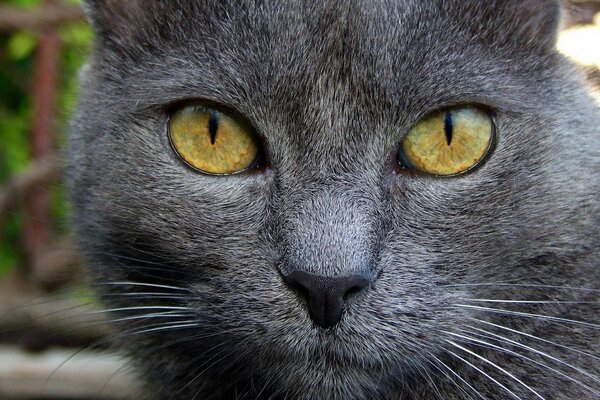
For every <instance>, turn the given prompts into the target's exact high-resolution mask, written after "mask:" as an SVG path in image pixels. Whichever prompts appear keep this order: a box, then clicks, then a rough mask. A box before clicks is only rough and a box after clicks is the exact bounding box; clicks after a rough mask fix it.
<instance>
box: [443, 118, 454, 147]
mask: <svg viewBox="0 0 600 400" xmlns="http://www.w3.org/2000/svg"><path fill="white" fill-rule="evenodd" d="M453 129H454V121H453V120H452V113H451V112H450V111H448V112H446V116H445V117H444V132H445V133H446V143H448V146H450V143H452V130H453Z"/></svg>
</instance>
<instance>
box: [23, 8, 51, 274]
mask: <svg viewBox="0 0 600 400" xmlns="http://www.w3.org/2000/svg"><path fill="white" fill-rule="evenodd" d="M53 3H54V1H53V0H45V1H44V5H52V4H53ZM59 63H60V37H59V36H58V34H57V32H56V30H55V29H53V28H49V29H46V30H42V31H40V33H39V39H38V44H37V48H36V54H35V65H34V73H33V79H32V87H31V91H32V97H33V108H34V114H33V115H34V120H33V125H32V130H31V138H30V141H31V142H30V143H31V154H32V156H33V159H34V161H36V162H40V161H41V160H44V159H46V158H48V157H50V156H51V154H52V153H53V141H54V135H53V131H54V122H55V119H54V114H55V102H56V94H57V91H58V81H59V78H60V69H59V68H60V65H59ZM49 219H50V198H49V192H48V188H47V187H45V186H39V187H37V188H36V189H35V190H33V191H32V192H31V194H30V196H29V197H28V199H27V217H26V220H25V223H24V227H23V229H24V241H25V246H26V247H25V250H26V252H27V257H28V259H29V262H28V264H29V265H30V266H31V267H32V268H33V271H29V272H30V273H32V274H34V275H36V274H37V273H36V272H39V271H36V269H39V268H43V265H41V263H40V260H39V258H40V255H41V254H42V253H43V251H44V249H45V248H46V247H47V245H48V241H49V232H50V230H49V223H50V220H49Z"/></svg>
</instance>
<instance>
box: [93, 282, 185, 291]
mask: <svg viewBox="0 0 600 400" xmlns="http://www.w3.org/2000/svg"><path fill="white" fill-rule="evenodd" d="M99 285H103V286H143V287H153V288H162V289H171V290H180V291H183V292H189V291H190V289H188V288H181V287H177V286H169V285H158V284H153V283H142V282H125V281H123V282H105V283H99Z"/></svg>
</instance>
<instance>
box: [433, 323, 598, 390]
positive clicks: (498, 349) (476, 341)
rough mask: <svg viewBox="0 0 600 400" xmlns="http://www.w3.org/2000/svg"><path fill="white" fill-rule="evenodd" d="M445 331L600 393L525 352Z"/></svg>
mask: <svg viewBox="0 0 600 400" xmlns="http://www.w3.org/2000/svg"><path fill="white" fill-rule="evenodd" d="M445 333H448V334H451V335H453V336H456V337H458V338H462V339H464V340H466V341H469V342H471V343H473V344H474V345H475V346H481V347H486V348H490V349H492V350H495V351H498V352H502V353H507V354H511V355H513V356H515V357H519V358H522V359H524V360H527V361H530V362H532V363H534V364H537V365H539V366H541V367H543V368H544V369H546V370H548V371H552V372H554V373H556V374H558V375H560V376H562V377H564V378H566V379H568V380H570V381H572V382H574V383H576V384H578V385H580V386H581V387H583V388H585V389H587V390H589V391H591V392H592V393H594V394H600V392H597V391H595V390H594V389H592V388H591V387H589V386H588V385H586V384H584V383H583V382H580V381H579V380H577V379H575V378H573V377H571V376H569V375H567V374H565V373H563V372H561V371H558V370H557V369H555V368H552V367H550V366H549V365H547V364H544V363H542V362H539V361H537V360H534V359H532V358H530V357H527V356H524V355H523V354H519V353H517V352H515V351H512V350H509V349H506V348H504V347H500V346H496V345H494V344H492V343H489V342H486V341H484V340H479V339H476V338H472V337H468V336H464V335H459V334H457V333H451V332H445ZM470 333H471V334H475V335H477V336H483V335H478V334H476V333H472V332H470ZM565 364H566V363H565ZM567 365H568V364H567ZM568 366H569V365H568Z"/></svg>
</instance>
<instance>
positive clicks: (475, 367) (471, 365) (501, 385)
mask: <svg viewBox="0 0 600 400" xmlns="http://www.w3.org/2000/svg"><path fill="white" fill-rule="evenodd" d="M455 346H458V345H455ZM458 347H459V348H460V346H458ZM446 351H447V352H448V354H450V355H452V356H454V357H456V358H458V359H459V360H461V361H462V362H464V363H465V364H467V365H468V366H470V367H471V368H473V369H474V370H476V371H477V372H479V373H480V374H482V375H483V376H485V377H486V378H488V379H489V380H491V381H492V382H494V383H495V384H496V385H498V386H500V387H501V388H502V389H504V390H506V391H507V392H508V393H510V394H511V396H513V397H515V398H516V399H518V400H523V399H521V398H520V397H519V396H517V394H515V393H514V392H513V391H512V390H510V389H509V388H507V387H506V386H504V385H503V384H502V383H500V382H498V381H497V380H496V379H494V378H493V377H492V376H490V375H489V374H488V373H486V372H485V371H484V370H482V369H481V368H479V367H477V366H476V365H475V364H473V363H471V362H469V361H467V360H465V359H464V358H462V357H461V356H459V355H458V354H456V353H454V352H453V351H450V350H446Z"/></svg>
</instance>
